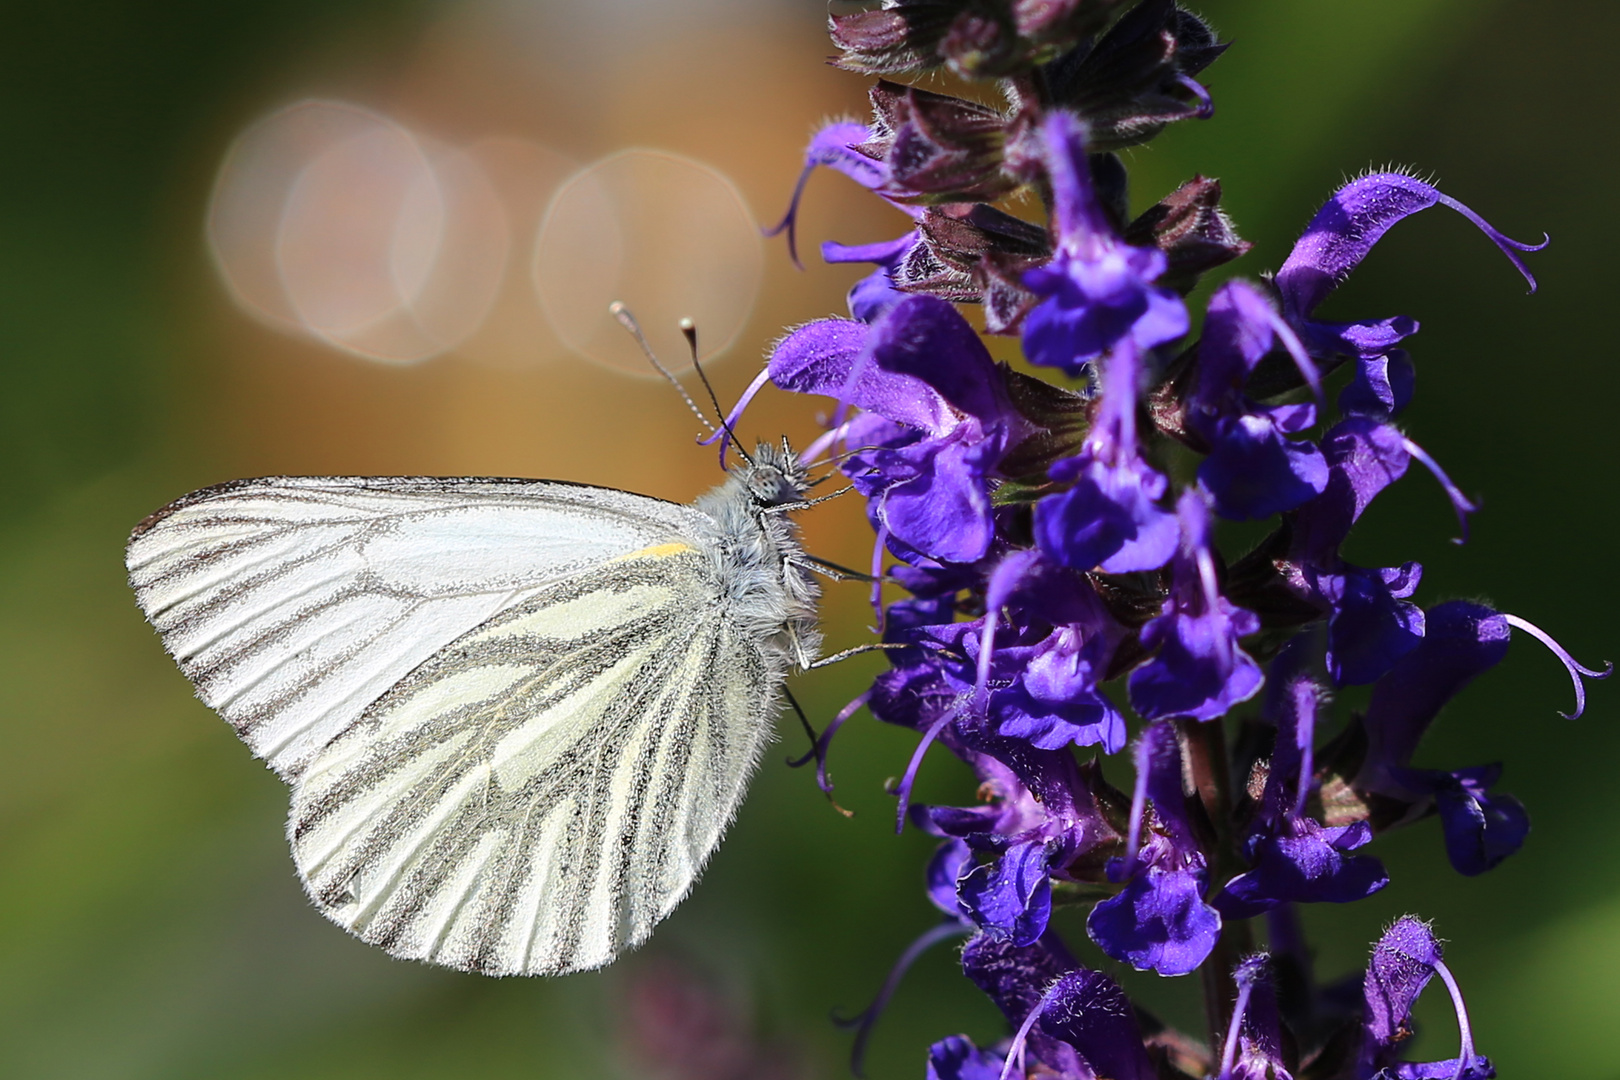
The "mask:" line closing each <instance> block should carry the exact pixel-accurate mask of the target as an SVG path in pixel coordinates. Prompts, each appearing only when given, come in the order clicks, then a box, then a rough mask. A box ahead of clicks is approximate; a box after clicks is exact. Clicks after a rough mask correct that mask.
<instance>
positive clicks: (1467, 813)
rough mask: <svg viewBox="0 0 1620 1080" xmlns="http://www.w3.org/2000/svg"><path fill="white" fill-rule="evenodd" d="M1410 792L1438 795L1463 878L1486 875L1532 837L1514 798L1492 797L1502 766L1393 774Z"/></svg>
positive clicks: (1448, 852)
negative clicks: (1492, 789) (1491, 790)
mask: <svg viewBox="0 0 1620 1080" xmlns="http://www.w3.org/2000/svg"><path fill="white" fill-rule="evenodd" d="M1391 774H1392V775H1393V777H1394V778H1395V779H1396V780H1397V781H1398V782H1399V783H1400V784H1401V785H1402V786H1404V787H1406V788H1407V789H1408V790H1410V791H1413V792H1422V793H1424V794H1428V795H1433V796H1434V802H1435V809H1437V810H1438V811H1439V812H1440V828H1441V830H1442V832H1444V834H1445V838H1446V855H1447V856H1448V857H1449V858H1450V859H1451V865H1452V866H1453V867H1455V868H1456V870H1457V872H1458V873H1459V874H1466V875H1468V876H1469V877H1473V876H1475V875H1477V874H1483V873H1484V872H1485V871H1487V870H1490V869H1491V868H1493V867H1495V866H1496V865H1497V864H1498V863H1500V862H1501V861H1502V860H1503V859H1505V858H1507V857H1508V856H1509V855H1512V854H1513V853H1514V852H1515V851H1518V850H1519V848H1520V847H1521V846H1522V845H1523V844H1524V840H1525V837H1526V836H1528V835H1529V833H1530V815H1529V813H1528V812H1527V811H1526V810H1525V808H1524V804H1523V803H1521V802H1519V800H1518V799H1515V798H1514V797H1513V796H1511V795H1496V796H1492V795H1491V794H1490V788H1491V787H1492V786H1493V785H1494V784H1495V783H1496V781H1497V779H1498V778H1500V777H1501V775H1502V766H1500V765H1479V766H1475V767H1474V768H1471V769H1458V770H1456V771H1455V772H1441V771H1439V770H1429V769H1398V770H1391Z"/></svg>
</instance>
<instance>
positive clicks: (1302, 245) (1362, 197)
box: [1276, 173, 1546, 319]
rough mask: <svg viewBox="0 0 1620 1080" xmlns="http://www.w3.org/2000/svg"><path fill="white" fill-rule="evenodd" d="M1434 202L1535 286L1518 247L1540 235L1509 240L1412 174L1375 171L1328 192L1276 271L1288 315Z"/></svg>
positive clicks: (1301, 312) (1308, 304) (1308, 305)
mask: <svg viewBox="0 0 1620 1080" xmlns="http://www.w3.org/2000/svg"><path fill="white" fill-rule="evenodd" d="M1436 204H1440V205H1443V206H1449V207H1451V209H1453V210H1455V211H1457V212H1458V213H1459V214H1462V215H1463V216H1464V217H1466V218H1467V219H1468V220H1469V221H1472V222H1473V223H1474V224H1475V225H1476V226H1478V227H1479V229H1480V231H1481V232H1483V233H1484V234H1485V235H1486V236H1488V237H1490V239H1491V242H1492V243H1494V244H1495V245H1496V246H1497V247H1498V248H1499V249H1500V250H1501V251H1502V254H1504V255H1506V256H1507V257H1508V260H1509V261H1510V262H1512V263H1513V265H1514V267H1516V268H1517V269H1518V271H1519V273H1521V274H1523V275H1524V279H1525V280H1526V281H1527V282H1529V283H1530V291H1531V292H1534V291H1535V288H1536V279H1535V278H1534V277H1532V276H1531V275H1530V271H1529V269H1528V268H1527V267H1526V266H1525V265H1524V260H1523V259H1521V258H1520V257H1519V252H1521V251H1539V250H1541V248H1543V247H1545V246H1546V241H1545V240H1543V241H1542V243H1541V244H1539V245H1530V244H1524V243H1520V242H1519V241H1517V240H1510V239H1508V238H1507V237H1506V236H1504V235H1502V234H1501V233H1500V232H1498V231H1496V229H1494V228H1493V227H1492V226H1491V225H1490V224H1489V223H1488V222H1487V221H1485V219H1484V218H1482V217H1480V216H1479V215H1478V214H1476V213H1474V212H1473V211H1472V210H1470V209H1469V208H1468V207H1466V206H1464V205H1463V204H1462V203H1460V202H1458V201H1457V200H1455V199H1452V198H1450V197H1449V196H1446V195H1442V194H1441V193H1440V192H1439V191H1437V190H1435V189H1434V188H1433V187H1431V186H1429V185H1428V184H1425V183H1424V182H1423V181H1421V180H1418V179H1416V178H1415V177H1411V176H1404V175H1402V174H1400V173H1374V174H1373V175H1371V176H1363V177H1361V178H1359V179H1356V180H1352V181H1351V182H1350V183H1348V184H1346V185H1345V186H1344V187H1342V188H1340V189H1339V190H1338V191H1336V192H1334V193H1333V197H1332V198H1331V199H1329V200H1328V202H1327V205H1325V206H1323V207H1322V209H1321V210H1319V211H1317V214H1316V216H1315V217H1314V218H1312V219H1311V223H1310V224H1309V225H1307V226H1306V227H1305V233H1304V235H1303V236H1301V237H1300V238H1299V242H1298V243H1297V244H1295V245H1294V250H1293V251H1292V252H1291V253H1290V254H1289V256H1288V259H1287V260H1286V261H1285V262H1284V263H1283V265H1282V269H1280V270H1278V271H1277V277H1276V284H1277V288H1278V290H1279V291H1280V292H1281V293H1282V296H1283V303H1284V306H1285V307H1286V308H1287V310H1288V312H1289V314H1290V315H1293V316H1296V317H1298V318H1300V319H1308V318H1309V317H1310V315H1311V313H1312V312H1313V311H1315V310H1316V308H1317V306H1318V305H1319V304H1321V303H1322V301H1323V300H1324V299H1326V298H1327V295H1328V294H1329V293H1331V292H1332V291H1333V290H1334V289H1335V288H1337V287H1338V286H1339V285H1340V284H1342V283H1343V281H1344V279H1345V278H1347V277H1348V276H1349V275H1350V271H1352V270H1354V269H1355V268H1356V266H1357V265H1359V264H1360V262H1361V260H1362V259H1364V258H1366V256H1367V253H1368V252H1369V251H1371V250H1372V249H1373V246H1374V245H1375V244H1377V243H1378V241H1379V240H1380V239H1382V238H1383V235H1384V233H1385V232H1387V231H1388V230H1389V228H1390V227H1391V226H1392V225H1394V224H1395V223H1396V222H1398V221H1400V220H1402V219H1403V218H1406V217H1409V216H1410V215H1412V214H1415V213H1417V212H1418V211H1420V210H1427V209H1428V208H1429V207H1431V206H1434V205H1436Z"/></svg>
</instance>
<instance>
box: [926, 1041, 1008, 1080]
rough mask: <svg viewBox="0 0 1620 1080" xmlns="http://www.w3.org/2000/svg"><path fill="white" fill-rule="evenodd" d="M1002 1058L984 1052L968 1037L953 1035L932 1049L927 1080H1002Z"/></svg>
mask: <svg viewBox="0 0 1620 1080" xmlns="http://www.w3.org/2000/svg"><path fill="white" fill-rule="evenodd" d="M1001 1064H1002V1059H1001V1056H1000V1055H998V1054H994V1053H992V1052H990V1051H989V1050H980V1049H979V1048H978V1047H976V1046H974V1045H973V1042H972V1040H970V1039H969V1038H968V1037H967V1036H966V1035H952V1036H951V1037H950V1038H948V1039H942V1040H940V1041H939V1042H937V1043H935V1044H934V1045H933V1046H930V1047H929V1048H928V1073H927V1080H1000V1077H1001Z"/></svg>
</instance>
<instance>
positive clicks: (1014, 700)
mask: <svg viewBox="0 0 1620 1080" xmlns="http://www.w3.org/2000/svg"><path fill="white" fill-rule="evenodd" d="M990 712H991V716H992V718H993V720H994V723H995V730H996V733H997V734H999V735H1004V736H1006V737H1008V738H1013V739H1027V740H1028V741H1029V742H1030V743H1031V744H1033V745H1034V746H1037V747H1039V748H1040V749H1042V750H1057V749H1060V748H1062V747H1065V746H1069V745H1074V746H1099V745H1100V746H1101V747H1102V750H1103V753H1105V754H1117V753H1118V752H1119V751H1120V750H1121V749H1123V748H1124V746H1125V737H1126V733H1125V718H1124V717H1123V716H1121V715H1120V714H1119V711H1118V710H1117V709H1115V708H1114V707H1113V705H1112V704H1111V703H1110V702H1109V701H1108V699H1107V698H1105V697H1103V696H1102V695H1101V694H1100V693H1097V692H1096V691H1094V690H1076V691H1075V692H1074V693H1073V694H1071V695H1070V696H1069V697H1068V698H1067V699H1066V700H1061V701H1043V700H1041V699H1039V698H1036V697H1034V696H1033V695H1032V694H1030V693H1029V691H1028V690H1027V689H1026V688H1025V687H1024V686H1022V685H1019V686H1015V687H1012V688H1011V689H1007V690H997V691H995V692H994V693H993V694H992V695H991V698H990Z"/></svg>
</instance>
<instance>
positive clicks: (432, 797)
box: [289, 544, 770, 974]
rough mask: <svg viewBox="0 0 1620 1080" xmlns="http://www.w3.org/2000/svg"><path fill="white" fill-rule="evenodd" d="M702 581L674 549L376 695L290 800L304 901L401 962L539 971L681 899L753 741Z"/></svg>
mask: <svg viewBox="0 0 1620 1080" xmlns="http://www.w3.org/2000/svg"><path fill="white" fill-rule="evenodd" d="M714 572H715V571H714V568H713V565H712V564H711V563H710V561H709V560H708V559H707V558H705V557H704V556H703V554H702V553H701V552H698V551H695V550H693V549H691V548H688V547H684V546H682V545H679V544H670V545H665V546H663V547H661V548H657V549H653V550H651V551H648V552H646V553H643V554H638V555H635V556H632V557H630V558H626V559H620V560H616V561H615V562H613V563H610V564H609V565H608V566H606V567H603V568H600V569H599V570H598V571H597V572H596V573H594V574H592V575H590V577H589V578H588V579H580V580H576V581H570V582H563V583H559V584H557V585H553V586H548V587H546V588H544V589H542V590H540V591H539V592H538V593H536V594H535V595H534V596H532V597H529V598H527V599H525V600H524V601H523V602H521V603H520V604H518V605H516V606H515V607H513V608H512V609H510V610H508V611H505V612H503V613H501V614H500V615H498V616H496V617H494V618H492V619H490V620H489V621H488V622H487V623H486V624H485V625H483V626H482V627H480V628H479V629H477V630H476V631H474V632H473V633H471V634H468V635H467V636H466V637H464V638H462V639H460V640H458V641H457V642H456V643H455V644H454V645H452V646H451V647H449V648H447V649H445V650H443V651H442V652H441V653H440V654H439V655H438V656H435V657H434V658H433V659H432V660H430V661H429V662H428V663H426V664H424V665H423V666H422V667H421V668H420V669H418V670H417V671H416V672H414V673H413V674H412V675H411V676H410V677H409V678H408V679H406V680H404V681H403V682H402V683H401V684H400V685H399V686H398V687H396V688H395V689H394V690H392V691H390V692H389V693H388V694H387V695H386V696H385V697H384V698H383V699H382V700H381V701H378V702H377V703H376V704H375V705H374V706H373V707H372V708H370V709H368V710H367V711H366V713H365V715H364V716H362V717H361V718H360V720H359V722H358V723H356V724H355V725H354V726H353V727H351V728H350V729H349V730H348V731H346V732H345V733H344V734H343V735H342V736H340V737H339V738H337V739H336V740H334V741H333V742H332V744H331V745H330V746H328V747H327V748H326V750H324V751H323V752H322V753H321V754H319V755H318V756H317V757H316V758H315V759H314V761H313V762H311V764H310V766H309V768H308V769H307V770H306V771H305V773H304V775H303V777H302V778H301V779H300V781H299V782H298V784H297V785H296V787H295V790H294V795H293V810H292V817H291V821H290V824H289V831H290V834H291V839H292V843H293V851H294V857H295V859H296V860H297V862H298V866H299V869H300V872H301V873H302V874H303V876H304V877H305V880H306V883H307V885H308V887H309V890H310V894H311V896H312V897H314V899H315V901H316V902H317V903H318V904H320V905H321V906H322V907H323V908H324V909H325V910H326V911H327V914H328V915H330V916H331V917H332V918H333V919H335V920H336V921H338V922H340V923H342V924H344V925H346V926H349V927H350V928H351V929H353V930H354V931H355V932H356V933H357V934H359V935H360V936H361V937H362V938H364V939H366V940H367V941H371V942H373V943H376V944H379V945H381V946H383V947H384V948H386V949H388V950H389V951H390V952H392V953H394V954H395V955H398V956H405V957H412V958H418V959H427V960H432V961H434V962H437V963H441V964H446V965H449V966H452V967H458V968H464V969H472V970H478V971H484V972H489V973H499V974H509V973H531V974H534V973H546V974H555V973H561V972H565V971H574V970H580V969H583V968H589V967H595V966H598V965H600V964H603V963H606V962H607V961H608V960H610V959H612V957H613V956H614V955H615V954H616V953H618V952H619V951H620V950H621V949H623V948H625V947H628V946H632V945H635V944H637V943H639V942H640V941H641V940H643V939H644V938H645V937H646V935H647V934H648V933H649V932H650V931H651V929H652V927H653V925H654V924H655V923H656V922H657V921H658V920H659V919H661V918H662V917H663V916H664V915H665V914H667V913H668V912H669V911H670V910H671V909H672V908H673V907H674V906H675V904H677V903H678V902H679V901H680V899H681V898H682V897H683V896H684V895H685V894H686V892H687V890H688V889H689V888H690V886H691V884H692V881H693V879H694V878H695V876H696V874H697V872H698V870H699V869H700V868H701V866H702V864H703V862H704V860H705V859H706V857H707V855H708V853H709V851H710V850H712V849H713V847H714V845H715V844H716V843H717V842H718V840H719V836H720V832H721V831H722V830H723V829H724V827H725V825H726V823H727V822H728V821H729V820H730V818H731V815H732V812H733V810H734V808H735V806H736V803H737V801H738V799H739V798H740V796H741V793H742V790H743V787H744V785H745V782H746V779H747V776H748V774H749V773H750V772H751V771H752V767H753V765H754V762H755V760H756V759H757V757H758V753H759V749H760V746H761V745H762V743H763V741H764V739H765V738H766V735H767V730H768V720H767V717H768V715H769V696H770V691H769V689H768V686H767V680H766V679H765V678H764V672H762V671H757V670H752V669H751V666H750V665H751V664H752V663H757V661H751V660H750V659H749V658H750V657H753V656H755V653H754V651H753V650H751V649H747V648H740V647H739V646H740V645H742V644H743V643H739V642H735V641H732V640H729V638H730V634H731V628H730V626H729V624H728V623H727V622H726V620H725V619H724V618H723V617H722V612H721V609H720V608H719V606H718V604H717V603H716V599H717V591H716V590H717V587H718V585H717V582H716V581H715V578H714Z"/></svg>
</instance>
